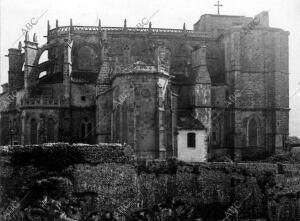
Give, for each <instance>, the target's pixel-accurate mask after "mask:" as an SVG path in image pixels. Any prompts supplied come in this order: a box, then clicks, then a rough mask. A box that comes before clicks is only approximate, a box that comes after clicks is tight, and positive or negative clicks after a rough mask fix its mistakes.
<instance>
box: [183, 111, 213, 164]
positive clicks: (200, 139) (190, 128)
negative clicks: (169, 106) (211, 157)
mask: <svg viewBox="0 0 300 221" xmlns="http://www.w3.org/2000/svg"><path fill="white" fill-rule="evenodd" d="M177 144H178V146H177V158H178V160H182V161H185V162H205V161H206V159H207V131H206V128H205V127H204V126H203V124H202V123H201V122H200V121H199V120H197V119H194V118H192V117H181V118H179V121H178V135H177Z"/></svg>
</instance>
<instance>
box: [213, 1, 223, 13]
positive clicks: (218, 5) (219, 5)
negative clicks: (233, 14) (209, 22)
mask: <svg viewBox="0 0 300 221" xmlns="http://www.w3.org/2000/svg"><path fill="white" fill-rule="evenodd" d="M214 6H216V7H218V15H219V14H220V7H222V6H223V5H221V4H220V2H219V1H218V4H214Z"/></svg>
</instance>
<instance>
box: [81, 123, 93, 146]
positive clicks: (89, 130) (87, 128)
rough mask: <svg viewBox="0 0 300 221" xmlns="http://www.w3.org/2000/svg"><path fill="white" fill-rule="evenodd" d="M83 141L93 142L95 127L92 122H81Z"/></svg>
mask: <svg viewBox="0 0 300 221" xmlns="http://www.w3.org/2000/svg"><path fill="white" fill-rule="evenodd" d="M80 135H81V142H84V143H91V142H92V137H93V127H92V124H91V123H90V122H87V121H82V122H81V124H80Z"/></svg>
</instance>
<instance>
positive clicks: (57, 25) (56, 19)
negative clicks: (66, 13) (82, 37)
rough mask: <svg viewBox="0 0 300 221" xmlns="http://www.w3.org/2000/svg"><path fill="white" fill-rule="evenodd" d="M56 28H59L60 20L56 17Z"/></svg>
mask: <svg viewBox="0 0 300 221" xmlns="http://www.w3.org/2000/svg"><path fill="white" fill-rule="evenodd" d="M56 28H58V20H57V19H56Z"/></svg>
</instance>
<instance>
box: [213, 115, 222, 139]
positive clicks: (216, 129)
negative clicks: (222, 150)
mask: <svg viewBox="0 0 300 221" xmlns="http://www.w3.org/2000/svg"><path fill="white" fill-rule="evenodd" d="M215 116H216V115H215ZM221 129H222V128H221V124H220V122H216V123H214V124H213V127H212V142H213V144H216V145H219V144H221V139H222V137H221V136H222V130H221Z"/></svg>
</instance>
